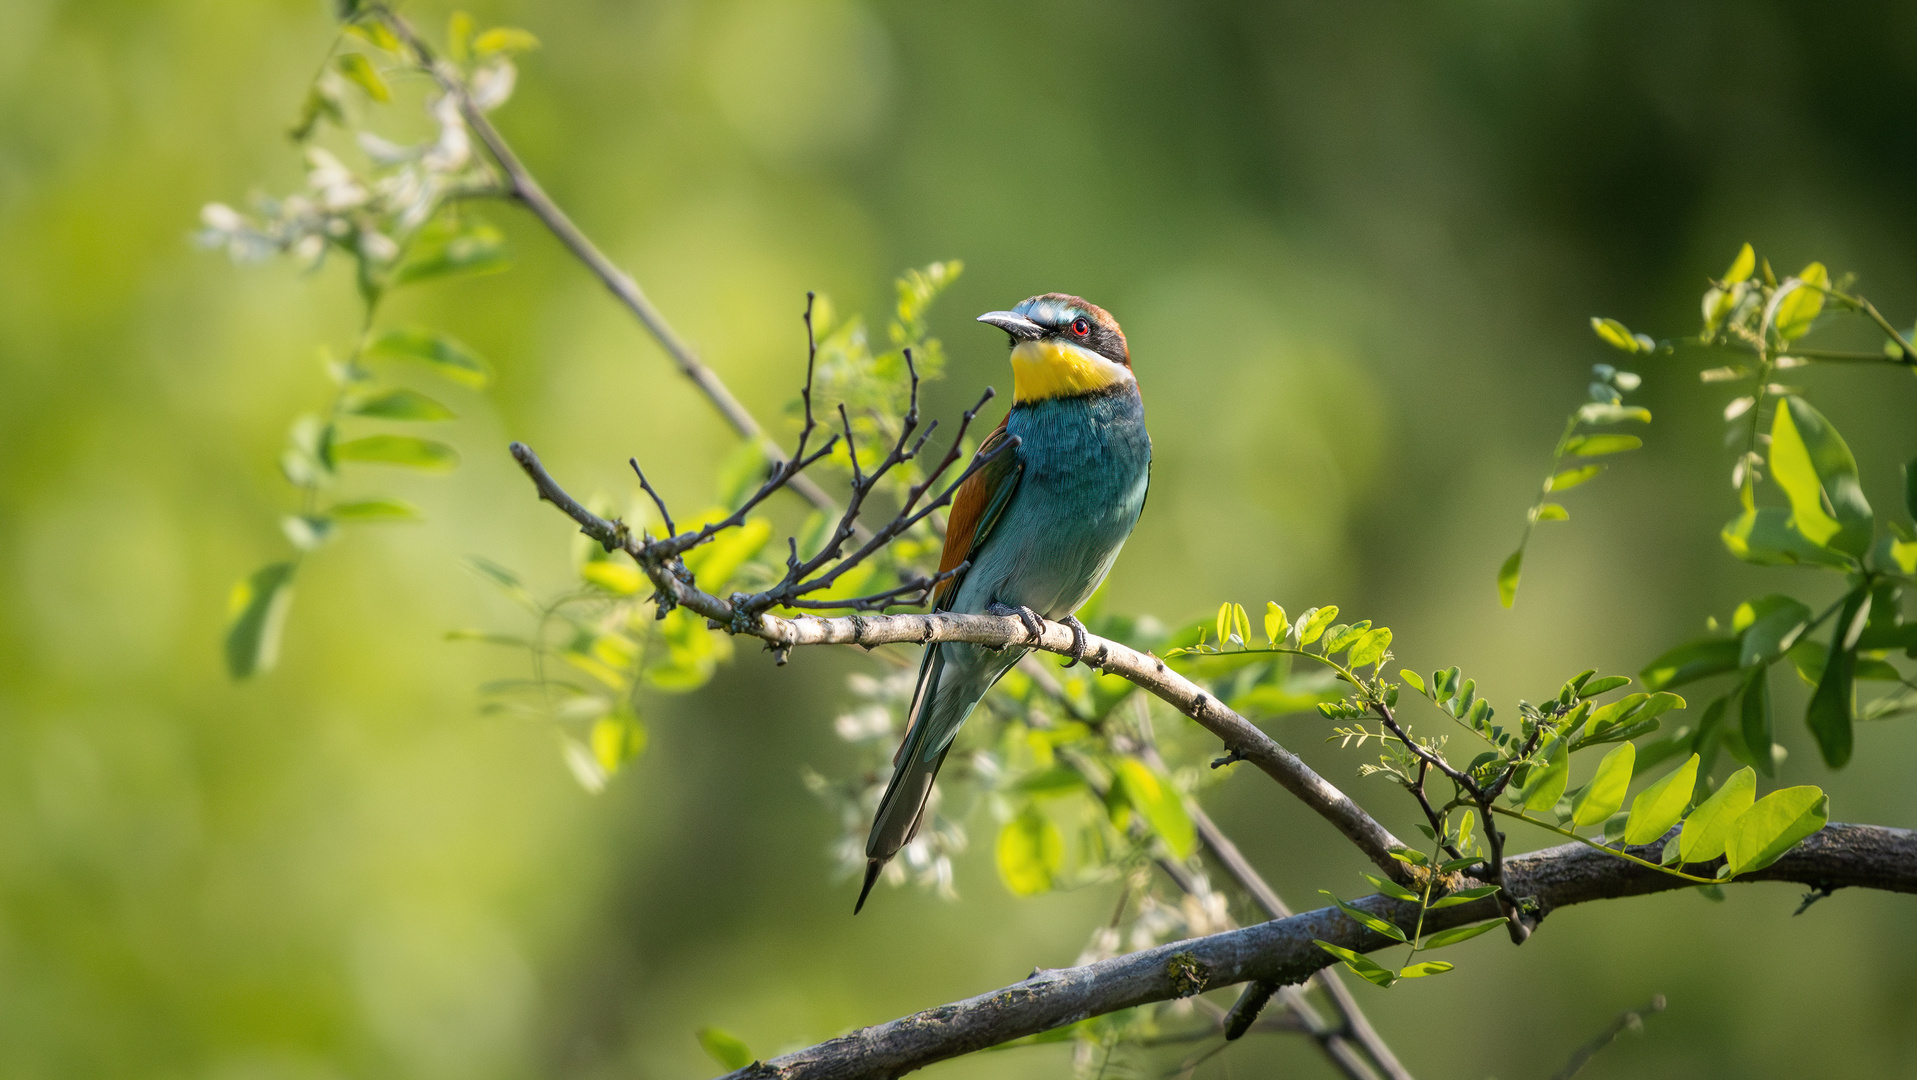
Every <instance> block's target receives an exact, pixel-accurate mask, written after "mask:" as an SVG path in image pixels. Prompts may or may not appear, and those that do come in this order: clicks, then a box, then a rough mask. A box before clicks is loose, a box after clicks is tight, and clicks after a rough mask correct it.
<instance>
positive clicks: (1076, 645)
mask: <svg viewBox="0 0 1917 1080" xmlns="http://www.w3.org/2000/svg"><path fill="white" fill-rule="evenodd" d="M1058 621H1059V622H1061V623H1063V624H1065V625H1066V626H1067V627H1069V628H1070V629H1071V631H1072V654H1071V655H1072V659H1071V663H1068V664H1066V665H1065V666H1066V667H1071V666H1073V665H1074V664H1077V663H1078V662H1079V661H1081V660H1083V659H1085V624H1084V623H1082V622H1079V621H1078V616H1076V615H1067V616H1065V617H1064V618H1062V619H1060V620H1058Z"/></svg>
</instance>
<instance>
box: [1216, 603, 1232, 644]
mask: <svg viewBox="0 0 1917 1080" xmlns="http://www.w3.org/2000/svg"><path fill="white" fill-rule="evenodd" d="M1230 639H1231V601H1229V600H1227V601H1225V602H1224V603H1222V604H1220V605H1218V647H1219V648H1220V649H1223V648H1224V647H1225V643H1226V642H1227V641H1229V640H1230Z"/></svg>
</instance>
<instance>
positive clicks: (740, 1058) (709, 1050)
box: [699, 1027, 756, 1071]
mask: <svg viewBox="0 0 1917 1080" xmlns="http://www.w3.org/2000/svg"><path fill="white" fill-rule="evenodd" d="M699 1046H700V1048H701V1049H703V1050H705V1052H706V1056H707V1057H709V1058H711V1059H712V1060H714V1061H716V1062H718V1063H719V1067H720V1068H722V1069H731V1070H735V1071H736V1070H739V1069H743V1068H745V1067H746V1066H747V1065H750V1064H752V1062H753V1061H754V1060H756V1059H755V1058H753V1056H752V1051H751V1050H750V1049H749V1048H748V1047H747V1046H746V1044H745V1043H744V1042H743V1041H741V1040H740V1039H739V1037H738V1036H736V1035H733V1034H731V1033H729V1032H725V1031H721V1030H719V1029H718V1028H716V1027H709V1028H700V1029H699Z"/></svg>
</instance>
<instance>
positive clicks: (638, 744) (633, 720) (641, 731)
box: [589, 713, 646, 776]
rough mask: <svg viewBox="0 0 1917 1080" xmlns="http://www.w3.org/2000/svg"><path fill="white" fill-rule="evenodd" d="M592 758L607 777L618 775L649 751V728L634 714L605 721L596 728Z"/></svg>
mask: <svg viewBox="0 0 1917 1080" xmlns="http://www.w3.org/2000/svg"><path fill="white" fill-rule="evenodd" d="M589 742H590V743H591V745H592V756H593V759H594V760H595V761H597V762H598V763H599V767H600V768H601V769H603V770H605V774H606V775H607V776H612V775H615V774H617V773H618V772H619V770H620V768H621V767H622V766H624V765H625V764H626V763H627V762H628V761H631V760H632V759H633V758H636V757H638V756H639V755H640V754H641V753H643V752H644V751H645V749H646V728H645V725H643V724H641V723H640V722H639V718H638V717H636V716H633V715H631V714H630V713H625V714H615V715H613V716H605V717H601V718H600V719H599V720H598V721H597V722H595V723H594V724H593V725H592V735H591V738H590V740H589Z"/></svg>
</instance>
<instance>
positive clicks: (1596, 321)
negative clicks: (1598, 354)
mask: <svg viewBox="0 0 1917 1080" xmlns="http://www.w3.org/2000/svg"><path fill="white" fill-rule="evenodd" d="M1591 329H1592V330H1593V331H1595V332H1596V333H1597V336H1598V340H1600V341H1602V342H1604V343H1605V344H1606V345H1609V346H1610V347H1612V348H1613V349H1622V350H1623V351H1625V352H1628V353H1634V352H1638V351H1640V347H1639V345H1638V340H1637V337H1636V336H1635V335H1633V334H1632V333H1631V331H1630V330H1629V329H1627V328H1626V327H1625V325H1624V324H1623V323H1621V322H1618V321H1617V320H1616V319H1603V318H1599V317H1597V316H1592V317H1591Z"/></svg>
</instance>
